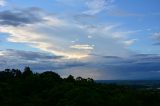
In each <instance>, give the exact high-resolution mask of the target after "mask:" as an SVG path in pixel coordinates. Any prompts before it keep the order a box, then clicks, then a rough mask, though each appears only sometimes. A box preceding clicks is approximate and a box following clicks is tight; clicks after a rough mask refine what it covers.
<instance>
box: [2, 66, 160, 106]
mask: <svg viewBox="0 0 160 106" xmlns="http://www.w3.org/2000/svg"><path fill="white" fill-rule="evenodd" d="M159 101H160V91H159V90H147V89H135V88H132V87H129V86H118V85H107V84H99V83H95V82H94V80H93V79H91V78H87V79H84V78H82V77H77V78H74V77H73V76H72V75H69V76H68V77H67V78H64V79H63V78H61V77H60V76H59V75H58V74H57V73H55V72H52V71H46V72H43V73H33V72H32V71H31V69H30V68H29V67H25V69H24V71H23V73H22V72H21V71H20V70H18V69H6V70H4V71H0V106H160V102H159Z"/></svg>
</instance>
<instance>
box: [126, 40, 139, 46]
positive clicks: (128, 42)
mask: <svg viewBox="0 0 160 106" xmlns="http://www.w3.org/2000/svg"><path fill="white" fill-rule="evenodd" d="M135 41H137V39H131V40H126V41H124V44H126V45H128V46H130V45H132V44H134V43H135Z"/></svg>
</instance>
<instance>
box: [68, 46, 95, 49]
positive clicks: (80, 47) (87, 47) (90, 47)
mask: <svg viewBox="0 0 160 106" xmlns="http://www.w3.org/2000/svg"><path fill="white" fill-rule="evenodd" d="M70 48H74V49H82V50H83V49H84V50H92V49H93V46H90V45H72V46H71V47H70Z"/></svg>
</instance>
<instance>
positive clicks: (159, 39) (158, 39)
mask: <svg viewBox="0 0 160 106" xmlns="http://www.w3.org/2000/svg"><path fill="white" fill-rule="evenodd" d="M151 38H152V39H153V40H154V42H155V43H153V46H159V45H160V32H155V33H153V34H152V36H151Z"/></svg>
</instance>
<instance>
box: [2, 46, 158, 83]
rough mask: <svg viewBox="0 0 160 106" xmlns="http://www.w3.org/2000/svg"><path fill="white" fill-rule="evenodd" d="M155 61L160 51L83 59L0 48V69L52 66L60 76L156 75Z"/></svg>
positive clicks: (37, 68)
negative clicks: (156, 52) (157, 52)
mask: <svg viewBox="0 0 160 106" xmlns="http://www.w3.org/2000/svg"><path fill="white" fill-rule="evenodd" d="M17 60H18V61H17ZM95 60H96V61H95ZM159 64H160V55H155V54H137V55H132V56H130V57H118V56H100V55H91V56H90V58H89V59H87V60H76V59H65V58H63V57H59V56H55V55H52V54H48V53H41V52H32V51H22V50H13V49H8V50H0V66H1V69H5V68H20V69H23V68H24V66H30V67H31V68H32V69H33V71H35V72H43V71H47V70H52V71H55V72H58V73H59V74H60V75H62V76H63V77H66V76H68V75H69V74H72V75H74V76H75V77H78V76H82V77H92V78H94V79H101V80H102V79H105V80H106V79H109V80H118V79H121V80H124V79H157V78H158V79H159V78H160V74H159V70H160V66H159Z"/></svg>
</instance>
